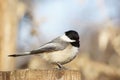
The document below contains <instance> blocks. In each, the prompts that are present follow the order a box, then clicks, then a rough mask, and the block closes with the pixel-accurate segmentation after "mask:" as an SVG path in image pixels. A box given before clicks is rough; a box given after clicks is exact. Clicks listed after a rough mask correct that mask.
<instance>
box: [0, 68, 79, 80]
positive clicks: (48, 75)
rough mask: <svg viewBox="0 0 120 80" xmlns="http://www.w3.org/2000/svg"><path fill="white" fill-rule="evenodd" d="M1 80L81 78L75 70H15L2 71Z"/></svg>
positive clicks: (73, 79)
mask: <svg viewBox="0 0 120 80" xmlns="http://www.w3.org/2000/svg"><path fill="white" fill-rule="evenodd" d="M0 80H81V74H80V72H79V71H75V70H15V71H11V72H0Z"/></svg>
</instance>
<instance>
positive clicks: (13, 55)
mask: <svg viewBox="0 0 120 80" xmlns="http://www.w3.org/2000/svg"><path fill="white" fill-rule="evenodd" d="M27 55H31V54H30V52H24V54H12V55H8V56H9V57H20V56H27Z"/></svg>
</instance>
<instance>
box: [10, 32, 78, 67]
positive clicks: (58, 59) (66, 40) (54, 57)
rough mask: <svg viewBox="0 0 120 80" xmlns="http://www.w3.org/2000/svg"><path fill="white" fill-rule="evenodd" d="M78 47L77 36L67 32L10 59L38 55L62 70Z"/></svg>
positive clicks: (75, 53) (72, 57)
mask: <svg viewBox="0 0 120 80" xmlns="http://www.w3.org/2000/svg"><path fill="white" fill-rule="evenodd" d="M79 47H80V41H79V35H78V33H77V32H76V31H74V30H69V31H66V32H65V33H64V35H62V36H59V37H57V38H56V39H54V40H52V41H50V42H48V43H46V44H44V45H42V46H40V48H38V49H36V50H32V51H30V52H25V53H24V54H13V55H9V56H10V57H19V56H27V55H40V54H42V55H41V56H42V58H43V59H45V60H46V61H48V62H50V63H53V64H56V65H57V66H58V67H59V68H63V64H66V63H68V62H70V61H72V60H73V59H74V58H75V57H76V55H77V53H78V49H79Z"/></svg>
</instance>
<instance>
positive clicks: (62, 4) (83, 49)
mask: <svg viewBox="0 0 120 80" xmlns="http://www.w3.org/2000/svg"><path fill="white" fill-rule="evenodd" d="M119 8H120V1H119V0H14V1H9V0H5V1H4V0H1V1H0V27H1V29H0V70H14V69H26V68H30V69H51V68H53V67H55V66H54V65H51V64H50V63H47V62H46V61H44V60H42V59H41V58H40V57H39V56H27V57H19V58H8V56H7V55H9V54H14V53H16V54H19V53H22V52H24V51H30V50H33V49H36V48H39V47H40V45H42V44H44V43H46V42H48V41H50V40H52V39H54V38H56V37H57V36H58V35H62V34H63V33H64V32H65V31H68V30H76V31H77V32H79V34H80V42H81V43H80V45H81V46H80V51H79V54H78V56H77V57H76V58H75V59H74V60H73V61H72V62H70V63H68V64H66V65H64V66H65V67H67V68H69V69H73V70H80V72H81V74H82V76H83V79H84V80H120V26H119V25H120V9H119Z"/></svg>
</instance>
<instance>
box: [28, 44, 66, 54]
mask: <svg viewBox="0 0 120 80" xmlns="http://www.w3.org/2000/svg"><path fill="white" fill-rule="evenodd" d="M66 46H67V44H66V43H64V44H61V43H47V44H45V45H43V46H41V47H40V48H38V49H36V50H32V51H31V52H30V54H31V55H32V54H40V53H44V52H53V51H59V50H63V49H65V48H66Z"/></svg>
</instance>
